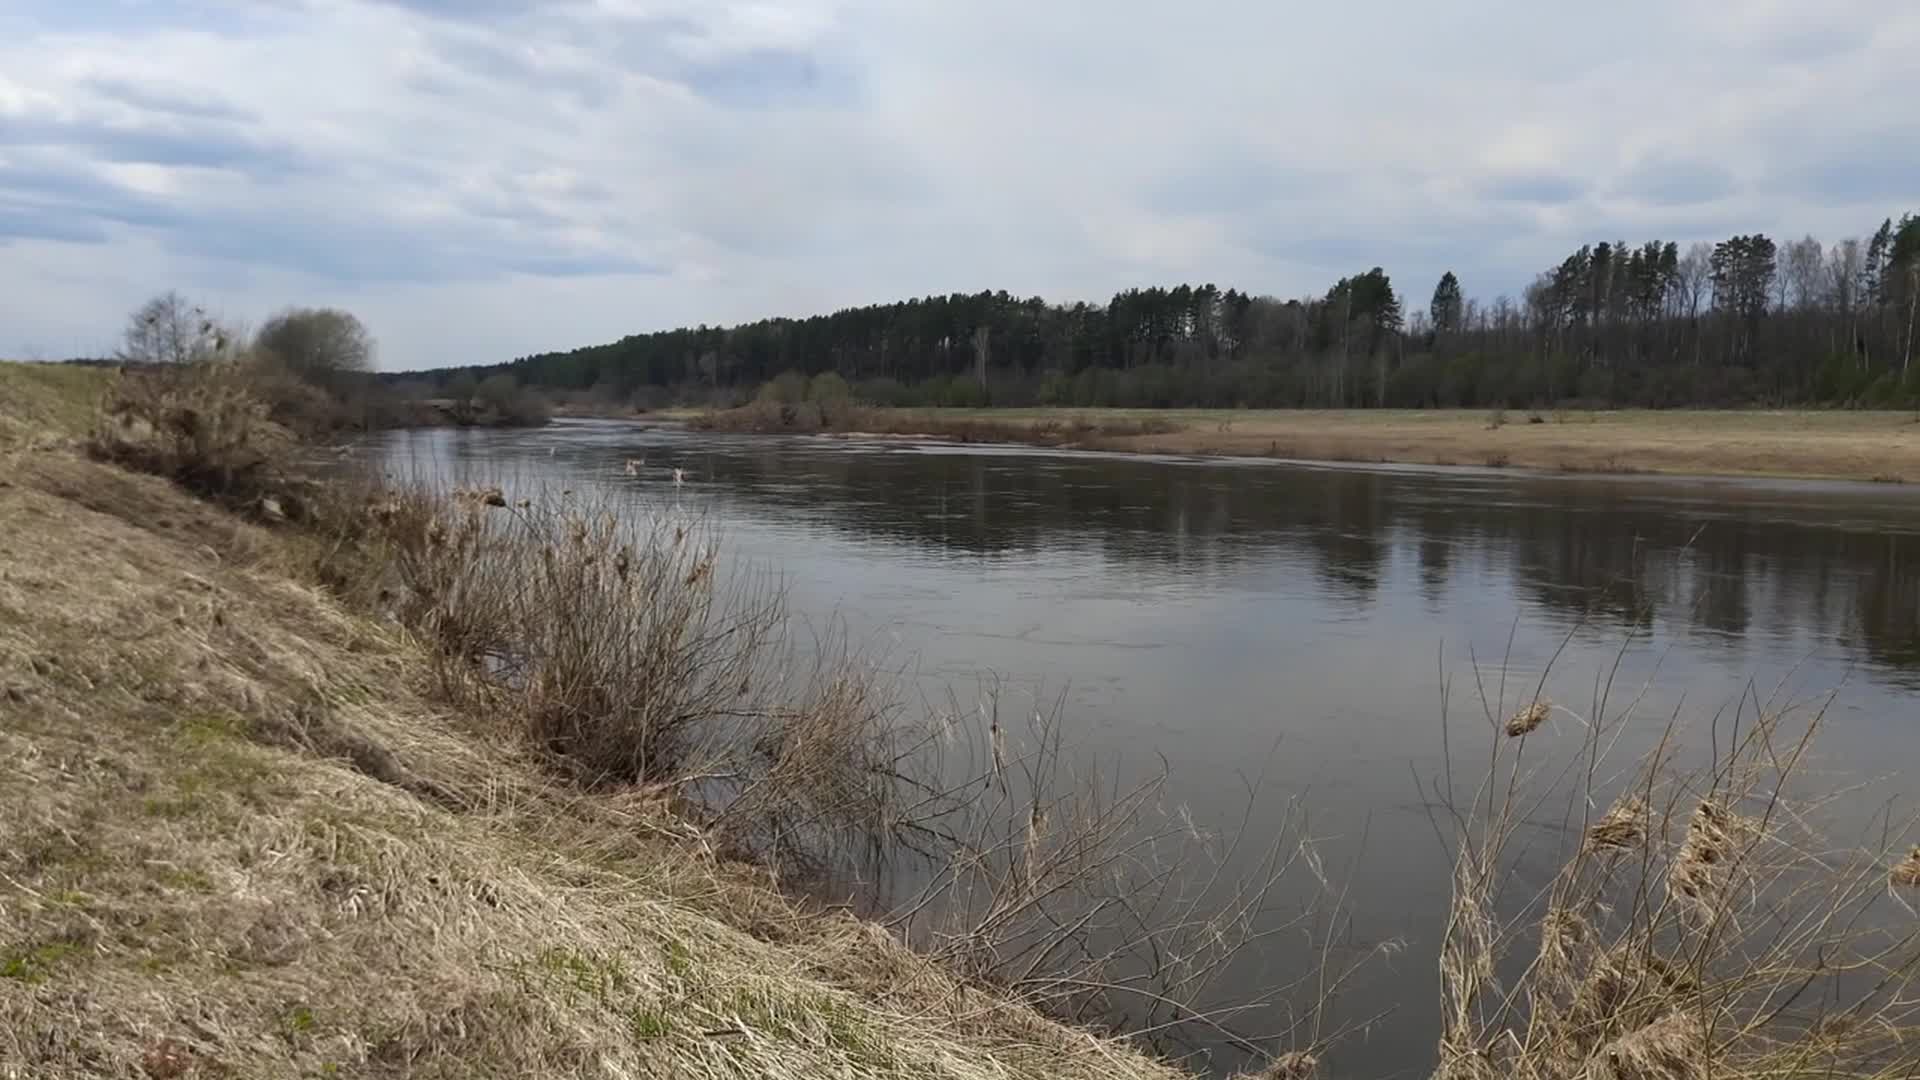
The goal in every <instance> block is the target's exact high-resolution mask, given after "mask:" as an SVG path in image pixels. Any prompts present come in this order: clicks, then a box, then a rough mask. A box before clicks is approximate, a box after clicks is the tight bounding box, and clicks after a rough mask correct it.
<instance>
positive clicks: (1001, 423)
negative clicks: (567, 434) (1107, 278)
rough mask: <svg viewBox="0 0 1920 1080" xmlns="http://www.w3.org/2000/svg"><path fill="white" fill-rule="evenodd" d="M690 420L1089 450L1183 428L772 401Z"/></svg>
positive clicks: (1137, 419)
mask: <svg viewBox="0 0 1920 1080" xmlns="http://www.w3.org/2000/svg"><path fill="white" fill-rule="evenodd" d="M688 422H689V423H690V424H692V425H693V426H694V427H696V428H699V429H701V430H706V431H737V432H753V433H756V434H783V433H784V434H820V433H826V432H835V433H840V434H846V435H855V436H877V435H914V436H925V437H928V438H938V439H946V440H950V441H953V442H961V443H1031V444H1034V445H1039V446H1075V447H1083V448H1087V449H1103V448H1107V446H1108V441H1109V440H1115V439H1127V438H1134V437H1139V436H1144V435H1163V434H1169V433H1172V432H1175V431H1178V430H1180V425H1178V424H1176V423H1175V422H1173V421H1171V420H1168V419H1166V418H1164V417H1160V416H1155V415H1152V414H1150V413H1146V414H1128V415H1125V416H1117V415H1114V416H1103V415H1100V414H1099V412H1098V410H1087V411H1083V412H1061V413H1049V414H1045V415H1037V416H1025V415H1021V416H1014V415H1009V416H1006V417H1002V416H1000V415H999V414H996V413H995V412H993V411H992V410H965V409H960V410H947V409H874V408H866V407H861V406H852V405H839V406H836V407H832V408H828V409H825V410H822V409H821V408H820V407H818V406H817V405H815V404H814V403H812V402H805V403H801V404H798V405H783V404H779V403H777V402H769V401H757V402H754V403H753V404H751V405H746V406H742V407H741V408H737V409H729V410H726V411H724V412H709V413H701V414H697V415H695V416H694V417H692V418H691V419H690V420H689V421H688Z"/></svg>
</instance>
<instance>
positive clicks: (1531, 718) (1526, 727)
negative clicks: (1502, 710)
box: [1507, 698, 1553, 739]
mask: <svg viewBox="0 0 1920 1080" xmlns="http://www.w3.org/2000/svg"><path fill="white" fill-rule="evenodd" d="M1551 715H1553V703H1552V702H1550V701H1548V700H1546V699H1545V698H1537V699H1535V700H1534V701H1533V702H1532V703H1531V704H1529V705H1528V706H1527V707H1526V708H1524V709H1521V710H1520V711H1519V712H1516V713H1514V714H1513V716H1512V717H1510V718H1509V719H1508V720H1507V738H1509V739H1517V738H1519V737H1520V736H1522V735H1531V734H1533V733H1534V732H1535V731H1536V730H1538V729H1539V727H1540V725H1541V724H1544V723H1546V722H1547V717H1549V716H1551Z"/></svg>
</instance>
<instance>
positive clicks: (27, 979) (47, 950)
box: [0, 941, 80, 985]
mask: <svg viewBox="0 0 1920 1080" xmlns="http://www.w3.org/2000/svg"><path fill="white" fill-rule="evenodd" d="M79 951H80V946H78V945H75V944H74V943H73V942H71V941H49V942H47V943H46V944H44V945H36V946H34V947H33V948H30V949H23V950H21V951H20V952H16V953H11V954H9V955H8V956H7V957H6V958H5V959H4V960H0V979H14V980H16V981H19V982H23V983H27V984H29V985H31V984H34V983H43V982H46V981H47V980H48V979H50V978H52V977H53V973H54V969H55V968H57V967H59V966H60V963H61V961H63V960H65V959H66V958H67V957H69V956H72V955H73V954H74V953H77V952H79Z"/></svg>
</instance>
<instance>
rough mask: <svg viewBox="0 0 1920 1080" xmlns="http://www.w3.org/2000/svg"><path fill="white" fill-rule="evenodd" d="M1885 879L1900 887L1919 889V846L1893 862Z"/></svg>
mask: <svg viewBox="0 0 1920 1080" xmlns="http://www.w3.org/2000/svg"><path fill="white" fill-rule="evenodd" d="M1887 880H1888V881H1890V882H1892V883H1893V884H1894V886H1896V887H1897V888H1902V889H1920V847H1917V848H1914V849H1913V850H1912V851H1910V852H1908V853H1907V857H1906V858H1904V859H1902V860H1900V861H1899V862H1898V863H1895V864H1894V867H1893V871H1892V872H1891V873H1890V874H1888V875H1887Z"/></svg>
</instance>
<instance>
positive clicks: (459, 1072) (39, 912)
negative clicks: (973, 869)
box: [0, 450, 1171, 1080]
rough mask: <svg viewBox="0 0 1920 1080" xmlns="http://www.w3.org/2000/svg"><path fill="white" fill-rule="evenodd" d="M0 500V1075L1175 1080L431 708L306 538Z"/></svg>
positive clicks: (29, 490)
mask: <svg viewBox="0 0 1920 1080" xmlns="http://www.w3.org/2000/svg"><path fill="white" fill-rule="evenodd" d="M5 465H6V470H5V473H4V475H6V476H7V477H8V478H9V480H10V481H11V482H10V483H9V484H8V485H6V486H0V694H4V697H0V711H4V713H5V715H6V717H7V720H6V723H4V724H0V762H4V765H0V769H4V771H5V777H4V782H3V783H0V829H3V830H4V833H5V835H6V836H7V837H8V843H7V844H6V845H5V847H4V850H0V912H3V913H4V914H3V915H0V1073H6V1074H18V1075H23V1076H79V1075H89V1076H91V1075H101V1076H172V1075H177V1076H217V1075H244V1076H267V1075H314V1076H328V1075H341V1076H356V1075H357V1076H386V1075H409V1076H447V1077H454V1076H459V1077H471V1076H497V1077H509V1076H511V1077H520V1076H533V1075H583V1074H589V1073H592V1074H606V1075H632V1076H676V1077H680V1076H684V1077H775V1078H778V1077H810V1076H825V1075H831V1076H845V1077H854V1078H881V1077H888V1078H891V1077H898V1076H908V1075H911V1076H927V1077H954V1078H960V1080H969V1078H973V1077H980V1078H987V1077H1036V1078H1037V1077H1051V1076H1068V1077H1073V1076H1079V1077H1088V1078H1091V1077H1105V1076H1130V1077H1160V1076H1169V1075H1171V1074H1170V1073H1169V1072H1168V1071H1167V1070H1166V1069H1164V1068H1163V1067H1161V1066H1159V1065H1156V1064H1155V1063H1153V1062H1151V1061H1150V1060H1148V1059H1146V1058H1144V1057H1142V1056H1140V1055H1139V1054H1137V1053H1135V1052H1133V1051H1131V1050H1129V1049H1127V1048H1126V1047H1125V1046H1123V1045H1121V1044H1119V1043H1116V1042H1112V1041H1108V1040H1104V1039H1098V1038H1093V1037H1090V1036H1088V1035H1086V1034H1084V1033H1079V1032H1073V1031H1070V1030H1068V1029H1065V1028H1062V1027H1059V1026H1057V1025H1054V1024H1052V1023H1049V1022H1047V1021H1044V1020H1042V1019H1041V1018H1039V1017H1038V1016H1037V1015H1036V1014H1034V1013H1033V1012H1032V1011H1031V1010H1030V1009H1027V1008H1025V1007H1024V1006H1021V1005H1019V1004H1017V1003H1015V1002H1013V1001H1011V1000H1009V999H1007V998H1005V997H1003V996H999V995H992V994H985V993H981V992H979V991H976V990H973V989H969V988H968V987H967V986H965V985H963V984H962V983H960V982H957V981H955V980H954V979H953V978H951V977H950V976H948V975H947V974H945V973H944V972H943V971H942V970H941V969H940V968H938V967H937V966H935V965H931V964H929V963H927V962H926V961H925V960H923V959H921V958H919V957H916V956H915V955H913V954H912V953H910V952H908V951H907V950H905V949H904V948H903V947H902V946H901V945H900V944H899V943H898V941H897V940H895V939H893V938H891V937H889V936H888V935H886V934H884V933H882V932H878V931H877V930H876V929H875V928H874V927H873V926H872V925H871V924H867V923H861V922H858V921H855V920H853V919H850V918H847V917H844V916H836V915H829V914H819V913H811V914H810V913H808V912H806V911H804V910H802V909H801V908H800V907H798V906H796V905H795V904H793V903H791V902H789V901H787V900H784V899H782V898H781V896H780V895H779V894H778V893H776V892H774V891H772V890H771V889H770V888H769V887H768V885H767V881H766V877H765V875H764V873H763V872H762V871H759V870H756V869H752V868H750V867H746V866H742V865H740V864H736V863H728V862H726V861H724V860H723V859H721V858H720V857H719V856H718V855H716V853H715V849H714V845H713V844H712V843H711V840H710V835H709V834H707V833H705V832H704V831H702V830H700V829H698V828H697V827H696V826H695V824H694V823H693V822H690V821H688V820H686V819H684V818H681V817H678V816H676V815H675V814H673V813H670V812H668V810H667V809H666V807H665V806H664V805H663V800H662V799H661V798H660V797H659V795H658V794H657V792H656V791H655V790H654V789H652V788H650V787H649V786H648V785H644V784H642V785H632V786H627V787H617V788H609V789H606V790H603V791H599V792H596V793H588V792H585V791H583V790H582V789H581V788H580V787H579V786H578V785H577V784H576V783H575V782H574V781H573V780H572V779H571V778H569V777H567V776H565V775H564V774H563V773H556V772H555V771H553V770H552V769H550V768H549V767H548V765H547V764H546V760H545V755H544V754H543V753H542V752H541V751H539V750H538V749H536V748H533V747H530V746H529V745H528V744H527V742H526V740H525V739H524V737H523V736H522V734H521V733H520V732H518V731H516V730H515V729H514V728H512V727H511V726H510V725H507V724H504V723H502V716H501V715H500V714H498V713H494V712H491V711H476V710H473V709H455V708H452V707H451V706H450V705H448V704H447V703H446V701H445V699H443V698H442V696H441V694H440V692H439V690H438V689H437V687H436V680H435V679H433V678H430V677H426V675H425V673H426V672H428V671H430V670H431V668H432V665H433V664H434V663H436V662H437V661H435V660H433V658H432V653H433V652H435V651H437V650H438V648H439V645H438V644H437V642H435V641H434V640H433V639H430V638H427V637H425V636H416V634H415V633H413V632H410V631H408V630H406V629H404V628H403V626H402V625H400V624H399V623H396V622H393V621H386V620H381V619H378V618H370V617H367V616H364V615H362V614H359V613H356V612H355V611H353V610H350V609H349V608H347V607H345V606H343V605H342V603H341V602H340V601H339V600H336V599H335V598H333V596H332V595H331V594H330V593H328V592H326V591H323V590H321V589H320V588H317V587H315V586H313V585H309V584H304V583H302V581H301V580H300V579H299V578H298V577H297V576H290V572H293V573H298V572H299V571H300V569H301V568H302V567H307V566H313V565H317V564H316V563H315V562H314V561H313V556H314V554H315V549H317V548H319V547H321V546H322V543H323V540H324V537H323V536H322V535H320V534H315V535H312V536H308V535H306V534H296V533H293V532H291V531H288V530H285V529H282V530H279V531H269V530H266V529H263V528H261V527H260V526H257V525H253V524H248V523H246V522H244V521H242V520H240V519H238V518H235V517H233V516H232V515H230V514H228V513H225V512H222V511H220V510H217V509H214V508H211V507H208V506H206V505H205V504H202V503H200V502H197V501H195V500H193V499H191V498H189V497H187V496H186V495H185V494H184V493H183V492H182V491H181V490H180V489H178V488H177V487H175V486H174V485H172V484H170V483H168V482H167V481H165V480H162V479H160V478H156V477H144V476H134V475H130V474H127V473H125V472H122V471H120V470H118V469H115V468H113V467H110V466H108V465H105V464H102V463H98V462H92V461H87V460H84V459H82V458H79V457H77V456H75V455H73V454H71V453H44V452H30V451H26V450H21V451H18V452H14V453H10V454H9V456H8V458H7V459H6V461H5ZM406 512H407V511H406V510H405V509H404V508H395V510H394V516H399V515H401V514H404V513H406ZM458 512H465V511H458ZM488 513H490V514H492V515H496V516H497V515H501V514H503V513H506V511H503V510H499V509H491V510H489V511H488ZM328 565H332V566H334V567H335V568H336V569H344V568H346V567H348V566H349V565H351V564H350V563H348V562H347V561H345V560H335V561H333V562H332V563H330V564H328ZM821 693H822V695H824V696H829V697H830V696H832V695H834V694H840V693H844V688H835V687H831V686H828V687H822V689H821ZM776 756H777V755H776ZM789 765H790V767H791V768H792V769H793V770H796V771H802V772H810V771H811V767H812V766H811V763H809V762H805V761H795V762H790V763H789Z"/></svg>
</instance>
